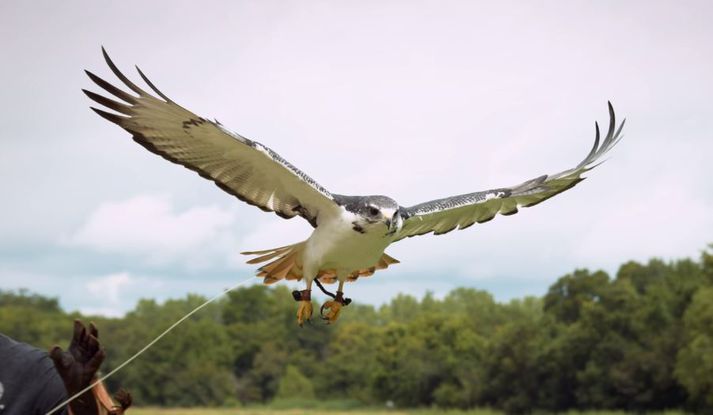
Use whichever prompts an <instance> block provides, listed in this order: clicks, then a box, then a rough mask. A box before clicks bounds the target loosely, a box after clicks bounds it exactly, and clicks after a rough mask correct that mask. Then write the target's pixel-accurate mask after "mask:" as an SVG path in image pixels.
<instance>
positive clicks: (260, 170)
mask: <svg viewBox="0 0 713 415" xmlns="http://www.w3.org/2000/svg"><path fill="white" fill-rule="evenodd" d="M102 52H103V53H104V59H105V60H106V63H107V64H108V65H109V68H111V70H112V72H114V74H115V75H116V76H117V78H119V79H120V80H121V81H122V82H123V83H124V84H125V85H126V87H128V88H129V89H131V90H132V91H133V92H135V93H136V94H138V96H134V95H132V94H129V93H127V92H125V91H123V90H121V89H119V88H117V87H115V86H113V85H112V84H110V83H108V82H106V81H105V80H103V79H101V78H99V77H98V76H96V75H94V74H93V73H91V72H89V71H85V72H86V73H87V75H88V76H89V78H91V80H92V81H94V82H95V83H96V84H97V85H99V86H100V87H101V88H103V89H104V90H105V91H106V92H108V93H110V94H112V95H113V96H114V97H116V98H118V99H119V100H121V101H122V102H119V101H115V100H113V99H109V98H106V97H104V96H101V95H98V94H95V93H94V92H91V91H87V90H83V91H84V93H85V94H87V96H88V97H89V98H91V99H92V100H94V101H96V102H97V103H99V104H101V105H103V106H105V107H107V108H109V109H112V110H114V111H116V112H117V113H119V114H115V113H110V112H106V111H104V110H101V109H97V108H94V107H92V109H93V110H94V111H95V112H96V113H97V114H99V115H101V116H102V117H104V118H105V119H107V120H109V121H111V122H113V123H115V124H117V125H119V126H120V127H122V128H123V129H125V130H126V131H128V132H129V133H131V134H132V135H133V138H134V141H136V142H137V143H139V144H141V145H142V146H144V147H145V148H147V149H148V150H149V151H151V152H153V153H156V154H158V155H160V156H161V157H163V158H165V159H166V160H169V161H172V162H174V163H177V164H180V165H182V166H184V167H186V168H189V169H191V170H193V171H195V172H197V173H198V174H200V175H201V176H202V177H204V178H206V179H209V180H212V181H213V182H214V183H215V184H216V185H218V187H220V188H221V189H223V190H225V191H226V192H228V193H230V194H232V195H234V196H236V197H237V198H238V199H240V200H242V201H245V202H247V203H249V204H251V205H255V206H257V207H259V208H260V209H262V210H264V211H272V212H275V213H276V214H278V215H280V216H282V217H283V218H292V217H294V216H296V215H300V216H302V217H303V218H305V219H307V220H308V221H309V222H310V223H311V224H312V226H315V227H316V226H317V225H316V224H317V217H318V216H319V214H320V212H324V211H327V210H330V209H337V208H338V207H337V204H336V203H335V202H334V200H333V198H332V195H331V194H330V193H329V192H328V191H327V190H326V189H325V188H323V187H322V186H320V185H319V184H317V182H315V181H314V180H312V179H311V178H310V177H309V176H307V175H306V174H304V173H303V172H302V171H300V170H299V169H297V168H296V167H295V166H293V165H292V164H290V163H289V162H288V161H286V160H285V159H283V158H282V157H280V156H279V155H278V154H277V153H275V152H274V151H272V150H270V149H269V148H267V147H265V146H264V145H262V144H260V143H258V142H257V141H252V140H249V139H247V138H245V137H242V136H240V135H239V134H236V133H234V132H232V131H229V130H227V129H226V128H225V127H223V126H222V125H221V124H220V123H219V122H217V121H215V122H213V121H210V120H207V119H205V118H203V117H199V116H197V115H196V114H194V113H192V112H191V111H188V110H187V109H185V108H183V107H181V106H180V105H178V104H176V103H175V102H173V101H172V100H171V99H169V98H168V97H167V96H166V95H164V94H163V93H161V91H159V90H158V89H156V87H155V86H154V85H153V84H152V83H151V81H149V80H148V79H147V78H146V76H145V75H144V74H143V73H142V72H141V70H140V69H139V68H138V67H137V68H136V69H137V70H138V72H139V75H141V77H142V78H143V80H144V81H145V82H146V84H148V86H149V87H151V89H153V91H154V92H155V93H156V94H157V95H158V96H159V97H161V98H162V99H159V98H157V97H155V96H153V95H151V94H149V93H147V92H146V91H144V90H142V89H141V88H139V87H138V86H136V85H135V84H134V83H132V82H131V81H130V80H129V79H128V78H127V77H126V76H124V74H122V73H121V72H120V71H119V70H118V69H117V67H116V65H114V63H113V62H112V61H111V59H110V58H109V55H107V53H106V51H105V50H104V48H102Z"/></svg>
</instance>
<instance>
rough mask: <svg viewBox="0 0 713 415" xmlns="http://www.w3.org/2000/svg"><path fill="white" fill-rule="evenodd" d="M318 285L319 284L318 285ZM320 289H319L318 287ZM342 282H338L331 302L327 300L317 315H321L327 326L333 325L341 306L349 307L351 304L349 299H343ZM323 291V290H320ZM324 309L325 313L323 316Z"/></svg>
mask: <svg viewBox="0 0 713 415" xmlns="http://www.w3.org/2000/svg"><path fill="white" fill-rule="evenodd" d="M318 285H319V284H318ZM320 288H321V287H320ZM343 289H344V280H340V281H339V288H337V295H335V296H334V297H333V298H334V299H333V300H328V301H327V302H325V303H324V304H322V308H320V309H319V313H320V314H321V315H322V319H323V320H325V321H326V322H327V324H331V323H334V322H335V321H337V318H338V317H339V312H340V311H341V310H342V306H346V305H349V303H351V302H352V299H351V298H344V291H343ZM322 290H323V291H324V289H322ZM325 309H327V310H328V311H327V313H326V314H325V312H324V311H325Z"/></svg>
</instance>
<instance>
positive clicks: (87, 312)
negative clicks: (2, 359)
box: [0, 243, 713, 318]
mask: <svg viewBox="0 0 713 415" xmlns="http://www.w3.org/2000/svg"><path fill="white" fill-rule="evenodd" d="M711 249H713V243H711V244H708V245H707V248H703V249H701V250H700V254H699V257H700V256H701V255H702V254H703V253H704V252H711V251H710V250H711ZM699 259H700V258H696V257H683V258H672V259H663V258H658V257H651V258H649V259H648V260H646V261H643V262H639V261H634V260H630V261H625V262H624V263H622V264H619V266H617V268H616V271H614V272H608V271H607V270H604V269H590V268H587V267H576V268H574V269H572V270H571V271H570V272H567V273H565V274H563V275H560V276H558V277H556V278H554V279H553V280H552V282H551V283H550V284H549V285H548V286H547V287H546V289H545V291H543V292H542V293H540V294H538V293H526V294H524V295H520V296H511V297H508V298H502V297H498V296H497V295H496V294H495V293H493V292H492V291H491V290H489V289H487V288H486V287H479V286H454V287H452V288H450V289H449V290H448V291H445V292H441V293H436V292H434V291H430V290H426V291H425V292H423V293H420V294H414V293H405V292H397V293H395V294H393V295H392V296H391V297H389V298H386V299H384V300H382V301H379V302H364V301H359V302H355V303H354V304H359V305H366V306H372V307H374V308H375V309H378V308H379V307H382V306H384V305H388V304H390V303H391V302H392V301H393V300H394V299H396V298H398V297H400V296H405V297H411V298H414V299H415V300H417V301H418V302H419V303H420V302H422V301H423V300H424V299H425V298H426V297H427V296H432V297H433V298H435V299H437V300H443V299H444V298H445V297H447V296H448V295H449V294H450V293H452V292H453V291H455V290H458V289H472V290H475V291H479V292H483V293H486V294H488V295H490V297H491V298H492V299H493V301H494V302H496V303H499V304H508V303H511V302H513V301H519V300H525V299H527V298H537V299H541V298H542V297H544V296H545V295H546V294H547V291H548V290H549V288H550V287H551V286H552V285H553V284H555V283H556V282H557V281H558V280H559V279H560V278H562V277H565V276H567V275H572V274H573V273H574V272H575V271H578V270H587V271H589V272H592V273H596V272H599V271H602V272H605V273H606V274H607V275H608V277H609V278H610V279H611V280H614V279H616V277H617V274H618V271H619V269H620V268H621V266H623V265H625V264H627V263H630V262H637V263H640V264H642V265H645V264H648V263H650V262H651V261H662V262H664V263H666V264H669V263H675V262H678V261H685V260H691V261H694V262H696V261H698V260H699ZM254 278H256V280H255V281H256V283H255V284H245V285H243V286H242V287H239V288H237V289H236V290H235V291H239V290H241V289H245V288H249V287H251V286H253V285H261V286H265V287H266V288H268V289H272V288H277V287H285V288H286V289H288V290H289V289H290V288H291V287H293V288H294V287H296V286H298V285H297V284H298V283H295V282H291V283H284V282H278V283H275V284H269V285H266V284H263V283H261V282H260V281H261V280H260V279H258V277H254ZM362 278H364V277H362ZM369 278H373V276H371V277H366V279H369ZM237 282H239V281H238V280H236V281H235V283H237ZM348 284H353V283H348ZM233 285H235V284H233ZM329 287H331V285H330V284H327V285H326V286H325V288H327V289H328V290H329ZM348 287H349V285H347V288H348ZM228 288H230V287H229V286H226V287H224V288H223V290H221V291H225V290H227V289H228ZM1 291H5V292H15V293H17V294H20V293H21V291H24V294H26V295H40V296H42V297H45V298H51V299H55V300H57V301H58V304H59V306H60V308H61V309H62V310H63V311H64V312H66V313H74V312H77V313H80V314H82V315H85V316H98V317H103V318H125V317H126V314H127V313H130V312H131V311H134V310H135V309H136V306H137V305H138V303H139V302H140V301H144V300H150V301H154V302H156V303H157V304H158V305H163V304H165V303H166V302H168V301H172V300H182V299H186V298H188V297H189V296H199V297H201V298H204V299H206V300H207V299H208V298H211V297H213V296H216V295H218V293H219V292H220V291H216V292H213V293H210V292H208V293H199V292H186V293H183V294H180V295H179V296H176V297H158V298H157V297H139V298H138V299H137V300H136V301H134V303H133V305H132V306H131V308H129V309H126V310H124V311H123V312H122V314H113V313H108V314H106V313H104V312H105V311H106V310H102V309H97V310H92V309H86V308H85V309H81V308H78V309H68V308H67V307H66V306H64V305H63V304H62V301H61V297H60V296H53V295H46V294H42V293H40V292H36V291H33V290H31V289H28V288H23V287H20V288H14V289H6V288H4V287H0V292H1ZM105 294H108V296H109V297H111V296H112V295H114V294H113V293H111V292H109V293H105ZM315 294H316V295H314V296H313V301H317V302H320V301H322V300H323V299H327V297H326V296H325V295H323V293H321V292H319V291H315ZM225 297H226V296H225V295H223V296H221V297H220V298H219V299H218V300H217V301H216V302H219V301H221V300H224V299H225ZM323 297H324V298H323ZM286 301H287V300H286Z"/></svg>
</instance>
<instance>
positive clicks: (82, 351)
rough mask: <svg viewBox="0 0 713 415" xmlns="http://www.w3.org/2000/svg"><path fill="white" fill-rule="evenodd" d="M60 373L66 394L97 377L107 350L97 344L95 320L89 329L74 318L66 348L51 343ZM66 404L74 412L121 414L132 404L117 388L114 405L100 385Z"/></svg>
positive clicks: (52, 354) (52, 356) (125, 394)
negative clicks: (70, 339)
mask: <svg viewBox="0 0 713 415" xmlns="http://www.w3.org/2000/svg"><path fill="white" fill-rule="evenodd" d="M49 354H50V358H52V361H53V362H54V365H55V368H57V372H58V373H59V376H60V377H61V378H62V381H63V382H64V386H65V388H66V389H67V396H68V397H70V396H74V395H75V394H76V393H77V392H79V391H81V390H82V389H84V388H86V387H87V386H89V385H90V384H91V383H92V382H93V381H94V380H95V378H96V373H97V370H99V366H101V364H102V362H103V361H104V358H105V357H106V353H105V352H104V349H102V347H101V344H100V343H99V332H98V330H97V328H96V326H94V323H89V331H87V329H86V327H84V324H82V322H81V321H79V320H74V333H73V335H72V341H71V342H70V344H69V348H68V349H67V351H63V350H62V348H61V347H59V346H54V347H53V348H52V349H51V350H50V353H49ZM93 389H94V390H89V391H87V392H85V393H84V394H82V395H81V396H79V397H78V398H77V399H75V400H73V401H72V402H70V403H69V407H70V409H71V413H72V414H73V415H103V414H122V413H123V412H124V410H125V409H126V408H128V407H129V406H130V405H131V395H129V393H128V392H126V391H123V390H122V391H120V392H119V394H118V396H117V398H118V400H119V401H120V405H118V406H117V405H114V403H113V402H111V398H109V396H108V393H106V390H105V389H104V387H103V385H101V384H99V385H97V386H95V387H94V388H93Z"/></svg>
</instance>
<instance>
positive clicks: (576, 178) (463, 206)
mask: <svg viewBox="0 0 713 415" xmlns="http://www.w3.org/2000/svg"><path fill="white" fill-rule="evenodd" d="M608 108H609V127H608V129H607V135H606V136H605V137H604V139H603V140H602V139H601V136H600V132H599V124H598V123H595V124H594V129H595V137H594V145H593V146H592V148H591V150H590V151H589V153H587V156H586V157H585V158H584V160H582V161H581V162H580V163H579V164H578V165H577V166H576V167H574V168H572V169H569V170H565V171H562V172H560V173H557V174H553V175H543V176H539V177H536V178H534V179H531V180H528V181H526V182H524V183H521V184H519V185H516V186H511V187H504V188H499V189H492V190H486V191H483V192H475V193H468V194H463V195H458V196H452V197H447V198H443V199H437V200H432V201H430V202H425V203H420V204H418V205H414V206H411V207H402V208H401V209H400V210H399V211H400V213H401V215H402V217H403V219H404V224H403V227H402V229H401V231H400V232H399V234H398V236H397V239H396V240H400V239H403V238H407V237H412V236H418V235H424V234H427V233H431V232H433V234H434V235H442V234H444V233H448V232H450V231H452V230H454V229H456V228H457V229H466V228H468V227H470V226H472V225H473V224H475V223H484V222H487V221H489V220H491V219H493V218H494V217H495V216H496V215H497V214H498V213H499V214H501V215H513V214H515V213H517V212H518V210H519V208H521V207H530V206H535V205H536V204H538V203H541V202H543V201H545V200H547V199H549V198H551V197H552V196H555V195H557V194H559V193H562V192H564V191H565V190H567V189H570V188H571V187H573V186H575V185H576V184H577V183H579V182H581V181H582V180H584V177H582V174H583V173H585V172H587V171H589V170H591V169H593V168H594V167H596V166H598V165H599V164H601V163H602V162H603V161H601V158H602V156H604V155H605V154H606V153H607V152H609V150H611V149H612V147H614V146H615V145H616V144H617V143H618V142H619V140H621V138H622V135H621V131H622V128H623V127H624V121H622V123H621V124H620V125H619V127H618V128H617V126H616V117H615V115H614V108H613V107H612V105H611V103H608Z"/></svg>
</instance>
